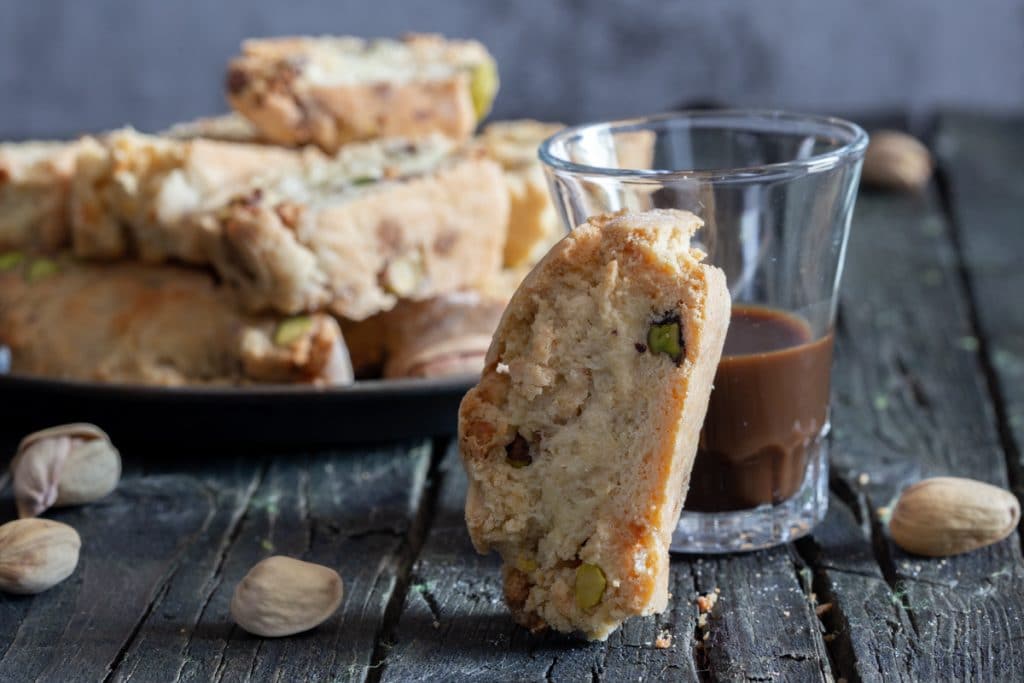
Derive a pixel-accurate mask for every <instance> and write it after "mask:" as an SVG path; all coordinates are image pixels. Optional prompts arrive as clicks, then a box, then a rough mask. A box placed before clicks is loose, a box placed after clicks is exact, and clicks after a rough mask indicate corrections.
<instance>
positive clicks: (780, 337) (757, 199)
mask: <svg viewBox="0 0 1024 683" xmlns="http://www.w3.org/2000/svg"><path fill="white" fill-rule="evenodd" d="M866 147H867V134H866V133H864V131H863V130H861V129H860V128H859V127H857V126H856V125H854V124H852V123H849V122H847V121H840V120H838V119H831V118H827V117H819V116H807V115H801V114H787V113H785V112H751V111H718V112H715V111H703V112H673V113H670V114H663V115H657V116H649V117H643V118H639V119H631V120H625V121H608V122H603V123H594V124H587V125H583V126H576V127H570V128H566V129H563V130H561V131H559V132H558V133H556V134H555V135H554V136H552V137H551V138H549V139H548V140H546V141H545V142H544V144H542V145H541V148H540V151H539V154H540V158H541V161H542V162H543V163H544V170H545V173H546V174H547V178H548V182H549V184H550V186H551V196H552V198H553V199H554V203H555V206H556V207H557V208H558V210H559V211H560V212H561V215H562V218H563V220H564V223H565V227H566V229H572V228H573V226H576V225H580V224H581V223H583V222H585V221H586V220H587V218H589V217H590V216H593V215H595V214H599V213H604V212H607V211H619V210H622V209H626V210H630V211H640V210H646V209H682V210H685V211H690V212H692V213H693V214H694V215H696V216H697V217H698V218H700V220H701V221H702V222H703V226H702V227H701V229H700V230H698V231H697V233H696V234H695V235H694V237H693V241H692V242H691V244H692V245H693V246H694V247H696V248H697V249H699V250H700V251H701V252H703V254H704V255H705V258H704V262H705V263H707V264H710V265H713V266H716V267H718V268H721V269H722V272H723V273H724V274H725V278H726V282H727V284H728V286H729V294H730V296H731V298H732V306H733V314H732V324H731V327H730V329H729V333H728V335H727V341H726V343H725V353H724V354H723V357H722V360H721V363H720V364H719V367H718V373H717V376H716V378H715V386H714V390H713V391H712V393H711V399H710V404H709V405H710V407H709V409H708V412H707V418H706V420H705V422H704V428H703V431H702V434H701V437H700V443H699V450H698V453H697V456H696V460H695V466H694V469H693V471H692V476H691V479H690V482H689V486H688V489H687V491H688V492H687V498H686V502H685V503H684V506H683V511H682V514H681V515H680V517H679V523H678V524H677V525H676V530H675V533H674V534H673V535H672V550H673V551H676V552H685V553H709V552H711V553H725V552H736V551H745V550H754V549H756V548H766V547H769V546H773V545H777V544H779V543H786V542H789V541H792V540H794V539H796V538H799V537H801V536H803V535H804V534H806V533H808V532H809V531H810V530H811V529H812V528H813V527H814V525H815V524H817V523H818V522H820V521H821V520H822V519H824V517H825V511H826V510H827V509H828V500H829V495H828V448H829V443H828V438H827V434H828V429H829V422H828V418H829V412H828V395H829V366H830V365H831V360H832V329H833V327H834V323H835V319H836V318H835V313H836V303H837V296H836V295H837V293H838V291H839V282H840V279H841V275H842V269H843V257H844V255H845V250H846V239H847V235H848V233H849V227H850V216H851V214H852V211H853V203H854V199H855V198H856V190H857V180H858V177H859V173H860V165H861V159H862V158H863V155H864V149H865V148H866Z"/></svg>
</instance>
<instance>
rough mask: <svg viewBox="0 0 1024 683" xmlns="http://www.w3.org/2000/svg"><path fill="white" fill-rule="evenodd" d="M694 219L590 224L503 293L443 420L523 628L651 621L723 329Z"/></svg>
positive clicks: (719, 291)
mask: <svg viewBox="0 0 1024 683" xmlns="http://www.w3.org/2000/svg"><path fill="white" fill-rule="evenodd" d="M700 224H701V223H700V220H699V219H698V218H697V217H696V216H694V215H693V214H690V213H688V212H683V211H676V210H657V211H650V212H645V213H618V214H608V215H602V216H596V217H593V218H591V219H590V220H589V221H588V222H587V223H585V224H583V225H581V226H579V227H578V228H576V229H575V230H574V231H573V232H572V233H570V235H569V236H567V237H565V238H564V239H563V240H562V241H560V242H559V243H558V244H556V245H555V246H554V247H553V248H552V249H551V251H550V252H549V253H548V254H547V256H545V257H544V259H542V260H541V261H540V263H539V264H538V265H537V266H536V268H535V269H534V270H533V271H532V272H531V273H530V275H529V276H527V278H526V279H525V280H524V281H523V283H522V285H521V286H520V287H519V289H518V291H516V293H515V295H514V296H513V297H512V300H511V302H510V303H509V306H508V308H507V309H506V311H505V314H504V316H503V317H502V320H501V323H500V324H499V325H498V329H497V331H496V332H495V334H494V340H493V342H492V344H491V348H490V350H489V351H488V354H487V363H486V366H485V368H484V372H483V376H482V377H481V380H480V383H479V384H478V385H477V386H476V387H475V388H474V389H472V390H471V391H470V392H469V393H468V394H467V395H466V397H465V399H464V400H463V402H462V405H461V407H460V410H459V446H460V450H461V454H462V458H463V462H464V464H465V467H466V472H467V474H468V478H469V491H468V493H467V497H466V523H467V525H468V527H469V532H470V536H471V537H472V539H473V543H474V545H475V546H476V548H477V550H479V551H480V552H482V553H486V552H488V551H490V550H492V549H493V550H497V551H498V552H499V553H500V554H501V556H502V559H503V562H504V567H503V572H504V586H505V599H506V602H507V603H508V605H509V607H510V609H511V610H512V612H513V614H514V616H515V618H516V620H517V621H518V622H519V623H521V624H523V625H525V626H528V627H530V628H531V629H539V628H544V627H545V626H551V627H553V628H555V629H557V630H559V631H580V632H582V633H583V634H584V635H586V637H587V638H590V639H597V640H603V639H605V638H606V637H607V636H608V634H609V633H611V632H612V631H613V630H614V629H615V628H617V627H618V626H619V625H620V624H621V623H622V621H623V620H625V619H627V618H629V617H632V616H638V615H649V614H654V613H658V612H661V611H663V610H664V609H665V607H666V603H667V600H668V570H669V544H670V540H671V536H672V531H673V529H674V527H675V525H676V522H677V521H678V518H679V512H680V509H681V507H682V503H683V499H684V497H685V494H686V489H687V486H688V483H689V476H690V469H691V467H692V464H693V458H694V455H695V453H696V449H697V440H698V434H699V432H700V428H701V422H702V421H703V419H704V413H705V411H706V409H707V403H708V396H709V394H710V392H711V382H712V378H713V377H714V374H715V369H716V367H717V365H718V360H719V356H720V354H721V351H722V345H723V343H724V340H725V332H726V327H727V326H728V321H729V294H728V291H727V289H726V285H725V276H724V274H723V273H722V271H721V270H719V269H717V268H713V267H710V266H707V265H702V264H701V263H700V260H701V258H703V254H702V253H701V252H700V251H698V250H696V249H692V248H691V247H690V238H691V236H692V235H693V233H694V231H695V230H697V228H698V227H699V226H700Z"/></svg>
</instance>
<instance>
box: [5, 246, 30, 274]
mask: <svg viewBox="0 0 1024 683" xmlns="http://www.w3.org/2000/svg"><path fill="white" fill-rule="evenodd" d="M24 260H25V254H23V253H21V252H20V251H8V252H5V253H3V254H0V272H3V271H5V270H14V269H15V268H17V267H18V266H20V265H21V262H22V261H24Z"/></svg>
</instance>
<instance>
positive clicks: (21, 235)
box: [0, 141, 81, 251]
mask: <svg viewBox="0 0 1024 683" xmlns="http://www.w3.org/2000/svg"><path fill="white" fill-rule="evenodd" d="M80 147H81V143H79V142H77V141H73V142H58V141H32V142H11V143H3V144H0V250H8V249H35V250H42V251H54V250H57V249H61V248H63V247H65V246H67V244H68V240H69V239H70V236H69V234H68V196H69V194H70V187H71V177H72V175H73V174H74V171H75V161H76V157H77V154H78V150H79V148H80Z"/></svg>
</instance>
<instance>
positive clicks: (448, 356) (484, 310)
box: [341, 291, 506, 379]
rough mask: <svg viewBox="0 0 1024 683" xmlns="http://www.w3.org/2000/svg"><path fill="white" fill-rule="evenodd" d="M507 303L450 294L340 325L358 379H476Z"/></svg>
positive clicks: (474, 294) (469, 293) (402, 303)
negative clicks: (364, 377) (455, 377)
mask: <svg viewBox="0 0 1024 683" xmlns="http://www.w3.org/2000/svg"><path fill="white" fill-rule="evenodd" d="M505 303H506V300H502V299H494V298H491V297H487V296H481V295H480V294H479V293H477V292H472V291H466V292H453V293H451V294H445V295H441V296H437V297H433V298H430V299H426V300H423V301H409V300H403V301H400V302H399V303H398V305H397V306H395V307H394V308H393V309H391V310H390V311H387V312H386V313H379V314H377V315H375V316H371V317H370V318H367V319H366V320H362V321H359V322H353V321H347V320H342V321H341V329H342V331H343V332H344V333H345V341H346V342H348V347H349V352H350V353H351V355H352V365H353V366H354V367H355V370H356V375H357V376H360V377H363V376H373V375H375V374H382V375H383V376H384V377H386V378H389V379H392V378H398V377H450V376H472V375H479V374H480V371H481V370H482V369H483V367H484V356H485V355H486V353H487V347H488V346H490V343H491V335H492V334H493V333H494V329H495V328H496V327H497V326H498V320H499V319H500V318H501V314H502V312H503V311H504V310H505Z"/></svg>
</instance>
